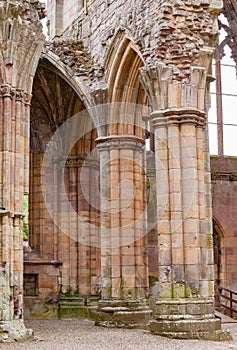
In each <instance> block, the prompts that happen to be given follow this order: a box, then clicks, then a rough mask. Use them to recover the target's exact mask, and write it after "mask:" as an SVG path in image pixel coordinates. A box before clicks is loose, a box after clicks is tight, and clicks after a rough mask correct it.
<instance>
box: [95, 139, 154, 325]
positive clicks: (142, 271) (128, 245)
mask: <svg viewBox="0 0 237 350" xmlns="http://www.w3.org/2000/svg"><path fill="white" fill-rule="evenodd" d="M97 141H98V146H97V148H98V150H99V152H100V193H101V280H102V290H101V294H102V298H101V300H100V301H99V311H98V320H97V323H98V324H100V325H107V326H109V325H120V326H129V327H137V326H140V327H146V325H147V322H148V320H149V317H150V310H149V309H148V306H147V304H146V298H147V296H148V294H147V293H148V266H147V252H146V247H147V237H146V196H145V193H146V181H145V170H144V164H145V160H144V156H145V153H144V142H143V140H142V139H139V138H137V137H134V136H131V137H128V136H110V137H104V138H99V139H98V140H97ZM108 310H110V311H109V312H108ZM134 311H135V312H134Z"/></svg>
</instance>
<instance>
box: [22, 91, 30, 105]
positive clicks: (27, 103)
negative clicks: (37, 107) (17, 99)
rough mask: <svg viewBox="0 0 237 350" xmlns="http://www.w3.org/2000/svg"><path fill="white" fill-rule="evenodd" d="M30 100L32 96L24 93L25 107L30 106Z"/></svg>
mask: <svg viewBox="0 0 237 350" xmlns="http://www.w3.org/2000/svg"><path fill="white" fill-rule="evenodd" d="M31 99H32V95H31V94H28V93H24V103H25V104H26V105H30V104H31Z"/></svg>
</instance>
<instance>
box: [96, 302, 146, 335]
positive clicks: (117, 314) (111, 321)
mask: <svg viewBox="0 0 237 350" xmlns="http://www.w3.org/2000/svg"><path fill="white" fill-rule="evenodd" d="M151 316H152V311H151V310H150V309H149V306H148V305H147V303H146V302H145V301H139V300H129V301H126V300H100V301H99V304H98V314H97V320H96V321H95V325H97V326H104V327H118V328H130V329H132V328H136V329H146V330H148V329H149V327H148V325H149V321H150V320H151Z"/></svg>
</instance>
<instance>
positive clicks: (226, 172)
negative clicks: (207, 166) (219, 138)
mask: <svg viewBox="0 0 237 350" xmlns="http://www.w3.org/2000/svg"><path fill="white" fill-rule="evenodd" d="M211 172H212V192H213V218H214V220H216V223H217V225H218V226H219V230H220V235H221V236H222V237H220V238H221V240H222V242H221V252H220V253H221V284H222V286H223V287H225V288H230V289H232V290H234V291H236V290H237V274H236V263H237V230H236V216H237V158H235V157H228V158H227V157H226V158H217V157H212V159H211Z"/></svg>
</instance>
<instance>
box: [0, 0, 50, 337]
mask: <svg viewBox="0 0 237 350" xmlns="http://www.w3.org/2000/svg"><path fill="white" fill-rule="evenodd" d="M43 12H44V11H43V7H42V5H40V4H39V3H38V2H35V4H34V5H33V6H32V5H30V2H25V3H24V4H23V3H21V2H20V1H16V2H6V1H1V2H0V17H1V28H0V33H1V34H0V35H1V39H0V40H1V57H0V64H1V75H0V81H1V88H0V89H1V97H0V99H1V104H0V111H1V112H0V118H1V152H0V164H1V165H0V169H1V170H0V178H1V185H0V189H1V195H0V200H1V204H0V215H1V229H0V230H1V248H0V251H1V255H0V256H1V258H0V261H1V273H0V280H1V283H0V298H1V300H0V305H1V307H0V309H1V312H0V325H1V329H0V341H13V340H18V339H22V338H25V337H27V336H28V335H29V332H28V331H27V330H26V329H25V327H24V323H23V249H22V248H23V245H22V243H23V233H22V229H23V217H24V214H23V195H24V193H27V192H28V183H29V125H30V100H31V89H32V82H33V77H34V74H35V70H36V67H37V62H38V59H39V57H40V53H41V51H42V47H43V40H44V36H43V34H42V27H41V23H40V22H39V18H40V17H41V16H42V15H43Z"/></svg>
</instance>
